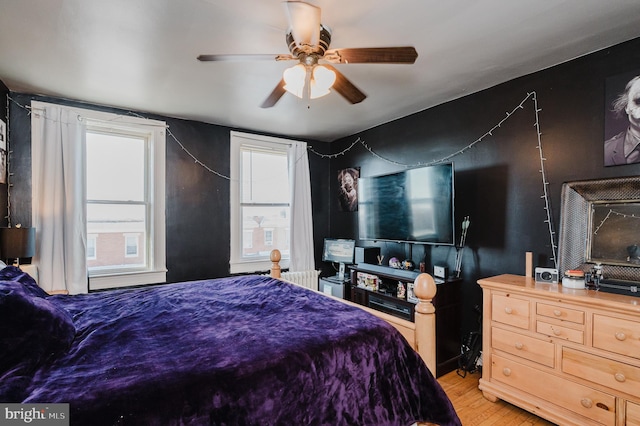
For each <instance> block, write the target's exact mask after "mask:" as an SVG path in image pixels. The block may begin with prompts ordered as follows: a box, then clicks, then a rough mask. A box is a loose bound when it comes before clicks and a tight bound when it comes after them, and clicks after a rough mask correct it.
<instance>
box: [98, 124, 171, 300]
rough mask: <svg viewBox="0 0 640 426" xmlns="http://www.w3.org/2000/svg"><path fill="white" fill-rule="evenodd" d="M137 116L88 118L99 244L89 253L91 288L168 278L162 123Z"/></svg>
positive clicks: (159, 280)
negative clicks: (129, 120) (115, 119)
mask: <svg viewBox="0 0 640 426" xmlns="http://www.w3.org/2000/svg"><path fill="white" fill-rule="evenodd" d="M113 116H114V117H117V116H115V115H113ZM136 121H137V122H134V123H132V124H122V123H118V124H114V122H113V120H112V121H107V120H105V119H104V118H99V119H95V118H94V117H93V116H92V115H89V116H88V119H87V127H86V135H85V136H86V153H87V154H86V176H87V178H86V181H87V234H88V235H94V236H97V237H98V239H99V241H100V247H101V249H100V251H99V252H96V255H95V258H93V259H89V258H87V268H88V271H89V277H90V288H91V289H101V288H112V287H123V286H127V285H138V284H149V283H156V282H164V281H165V272H166V271H165V267H164V265H165V252H164V247H165V243H164V239H165V238H164V228H165V225H164V182H165V178H164V161H165V160H164V155H165V137H164V123H162V124H161V125H160V126H159V125H158V123H159V122H151V121H150V120H139V119H136ZM123 244H124V249H123Z"/></svg>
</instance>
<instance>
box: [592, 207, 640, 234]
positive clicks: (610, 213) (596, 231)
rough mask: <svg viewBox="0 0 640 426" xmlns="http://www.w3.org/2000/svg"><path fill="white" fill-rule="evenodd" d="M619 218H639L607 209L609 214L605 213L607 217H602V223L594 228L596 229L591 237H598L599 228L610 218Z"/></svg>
mask: <svg viewBox="0 0 640 426" xmlns="http://www.w3.org/2000/svg"><path fill="white" fill-rule="evenodd" d="M612 215H614V216H620V217H622V218H625V219H640V217H638V216H636V215H634V214H625V213H620V212H617V211H615V210H612V209H609V212H608V213H607V215H606V216H605V217H604V219H602V221H600V224H598V226H597V227H596V229H595V230H594V231H593V235H598V231H599V230H600V228H602V225H604V223H605V222H606V221H607V220H608V219H609V218H610V217H611V216H612Z"/></svg>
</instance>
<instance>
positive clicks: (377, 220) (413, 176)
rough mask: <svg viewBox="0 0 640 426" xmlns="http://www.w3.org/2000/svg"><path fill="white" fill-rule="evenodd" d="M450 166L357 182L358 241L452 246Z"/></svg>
mask: <svg viewBox="0 0 640 426" xmlns="http://www.w3.org/2000/svg"><path fill="white" fill-rule="evenodd" d="M454 221H455V218H454V169H453V163H446V164H437V165H432V166H425V167H418V168H415V169H409V170H403V171H400V172H396V173H391V174H385V175H380V176H373V177H360V179H359V180H358V228H359V234H360V235H359V237H360V239H361V240H374V241H396V242H411V243H418V244H434V245H454V244H455V235H454V234H455V232H454V230H455V224H454Z"/></svg>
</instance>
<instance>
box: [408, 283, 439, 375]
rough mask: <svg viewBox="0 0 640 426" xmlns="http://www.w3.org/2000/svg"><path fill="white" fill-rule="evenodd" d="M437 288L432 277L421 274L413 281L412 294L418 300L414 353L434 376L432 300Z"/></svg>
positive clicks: (434, 353)
mask: <svg viewBox="0 0 640 426" xmlns="http://www.w3.org/2000/svg"><path fill="white" fill-rule="evenodd" d="M436 291H437V287H436V282H435V281H434V280H433V277H432V276H431V275H429V274H426V273H422V274H420V275H418V276H417V277H416V279H415V281H414V287H413V292H414V294H415V295H416V297H417V298H418V304H417V305H416V316H415V324H416V342H415V344H416V352H418V354H420V357H422V359H423V360H424V362H425V363H426V364H427V367H429V370H431V373H432V374H433V376H434V377H435V375H436V308H435V307H434V306H433V303H431V302H432V300H433V298H434V297H435V295H436Z"/></svg>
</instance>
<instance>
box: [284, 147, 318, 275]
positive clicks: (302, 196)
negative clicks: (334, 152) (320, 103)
mask: <svg viewBox="0 0 640 426" xmlns="http://www.w3.org/2000/svg"><path fill="white" fill-rule="evenodd" d="M289 159H290V161H289V176H290V179H291V184H290V186H291V247H290V250H291V261H290V263H289V270H290V271H310V270H313V269H315V261H314V258H315V257H314V253H313V213H312V210H311V177H310V175H309V157H308V154H307V144H306V143H305V142H292V143H291V146H290V148H289Z"/></svg>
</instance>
